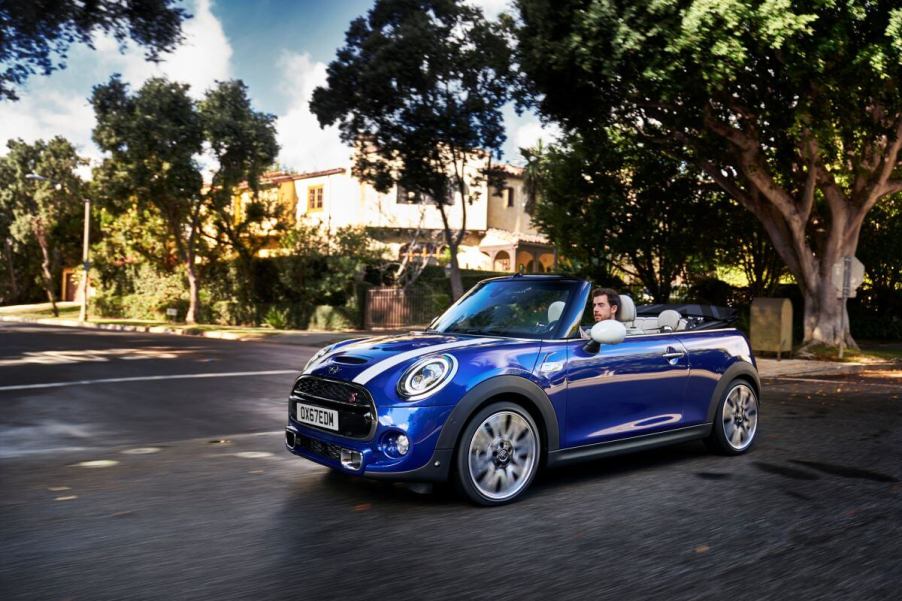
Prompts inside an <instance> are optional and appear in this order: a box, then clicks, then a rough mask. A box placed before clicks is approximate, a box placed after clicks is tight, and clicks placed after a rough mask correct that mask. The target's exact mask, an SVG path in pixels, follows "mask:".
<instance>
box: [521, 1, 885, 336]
mask: <svg viewBox="0 0 902 601" xmlns="http://www.w3.org/2000/svg"><path fill="white" fill-rule="evenodd" d="M517 6H518V8H519V11H520V16H521V18H522V26H521V27H520V28H519V30H518V38H519V53H520V54H519V60H520V64H521V65H522V68H523V72H524V73H525V78H524V84H525V86H526V88H527V91H528V93H529V94H530V95H531V97H532V98H533V100H534V102H535V103H536V105H537V106H538V107H539V108H540V110H541V111H542V113H543V114H544V115H545V116H546V117H547V118H549V119H553V120H556V121H559V122H560V123H561V124H562V125H563V126H564V127H565V128H566V129H570V130H573V131H578V132H580V133H582V134H583V135H585V136H590V135H593V132H597V131H598V129H599V128H601V127H605V126H607V125H610V124H618V125H620V126H623V127H630V128H633V129H634V130H635V131H637V132H638V133H639V134H641V135H642V136H643V138H644V139H645V140H646V141H648V142H649V143H653V144H656V145H658V146H659V147H661V148H667V149H669V151H670V152H674V153H678V154H679V155H680V156H683V157H685V158H686V159H687V160H691V161H693V162H694V163H695V164H696V165H698V166H699V167H700V168H701V169H703V170H704V171H705V172H706V173H707V175H708V176H709V177H710V178H711V179H712V180H713V181H715V182H717V184H718V185H720V186H721V187H722V188H723V189H724V190H725V191H726V192H727V193H729V194H730V195H731V196H732V197H733V198H735V199H736V200H737V201H738V202H740V203H741V204H742V205H743V206H744V207H745V208H747V209H748V210H750V211H751V212H752V213H753V214H754V215H755V216H756V217H757V218H758V219H759V220H760V221H761V223H762V224H763V226H764V227H765V229H766V230H767V232H768V235H769V236H770V238H771V240H772V241H773V244H774V247H775V249H776V250H777V252H778V253H779V254H780V257H781V258H782V259H783V261H784V262H785V263H786V265H787V267H788V268H789V270H790V272H791V273H792V274H793V276H794V277H795V278H796V280H797V282H798V283H799V286H800V288H801V290H802V294H803V296H804V298H805V320H804V325H805V340H806V341H807V342H813V341H820V342H825V343H828V344H838V342H839V341H840V339H841V338H842V337H843V336H846V337H847V341H848V342H853V341H851V339H850V338H848V329H846V331H840V328H839V323H840V320H839V315H840V311H842V310H843V308H842V307H841V306H840V304H839V302H838V301H837V300H836V298H835V294H834V292H833V288H832V284H831V275H830V274H831V267H832V265H833V264H834V263H835V262H836V261H837V260H839V259H840V258H841V257H842V256H844V255H851V254H854V252H855V249H856V247H857V245H858V240H859V235H860V230H861V225H862V222H863V220H864V217H865V215H866V214H867V212H868V211H870V210H871V209H872V208H873V207H874V205H875V204H876V203H877V202H878V201H879V200H880V199H882V198H885V197H887V196H888V195H890V194H892V193H893V192H896V191H899V190H902V171H900V168H899V167H900V162H899V150H900V147H902V85H900V82H902V8H899V7H898V3H896V2H891V1H888V0H883V1H876V2H868V3H857V2H843V1H840V0H830V1H826V2H824V1H815V0H771V1H767V2H757V1H753V0H719V1H716V2H715V1H712V0H693V1H684V0H654V1H652V0H644V1H639V2H634V1H629V2H627V1H618V0H553V1H552V0H518V2H517Z"/></svg>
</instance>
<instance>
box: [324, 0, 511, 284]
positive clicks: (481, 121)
mask: <svg viewBox="0 0 902 601" xmlns="http://www.w3.org/2000/svg"><path fill="white" fill-rule="evenodd" d="M504 29H505V27H503V26H500V25H499V24H495V23H490V22H488V21H486V19H485V17H484V16H483V14H482V11H481V10H480V9H478V8H476V7H473V6H471V5H468V4H465V3H463V2H459V1H456V0H378V1H377V2H376V4H375V6H374V7H373V8H372V9H371V10H370V11H369V13H368V14H367V16H366V18H363V17H360V18H358V19H356V20H354V21H353V22H352V23H351V26H350V28H349V29H348V31H347V34H346V38H345V39H346V45H345V46H344V47H343V48H341V49H339V51H338V55H337V58H336V59H335V60H334V61H333V62H332V63H330V64H329V67H328V83H327V86H326V87H320V88H317V89H316V90H314V92H313V99H312V101H311V103H310V109H311V110H312V111H313V113H314V114H316V116H317V119H318V120H319V122H320V124H321V125H322V126H327V125H332V124H336V123H337V124H338V127H339V130H340V132H341V137H342V139H343V140H344V141H345V142H347V143H348V144H350V145H353V146H354V147H355V148H356V149H357V152H356V153H355V162H354V169H353V172H354V174H355V175H356V176H357V177H359V178H361V179H362V180H364V181H367V182H370V183H371V184H372V185H373V186H374V187H375V188H376V189H377V190H379V191H380V192H387V191H389V190H390V189H391V188H392V187H393V186H395V185H400V186H401V187H403V188H404V189H405V190H407V191H408V192H410V193H413V194H416V195H419V196H428V197H430V198H431V199H432V200H433V201H434V202H436V203H437V205H438V208H439V210H440V211H441V212H442V216H443V218H445V217H446V216H445V205H447V204H451V203H453V202H455V197H456V198H458V199H459V200H458V201H457V202H460V203H461V210H462V212H463V223H462V227H461V229H460V230H458V231H457V232H456V233H453V234H452V232H451V229H450V227H449V225H448V220H447V219H446V218H445V228H444V229H445V241H446V243H447V244H448V246H449V247H450V248H451V277H452V288H453V289H454V293H455V296H458V295H460V294H461V293H462V290H460V286H461V284H460V273H459V268H458V266H457V258H456V252H457V248H458V246H459V244H460V242H461V240H462V239H463V234H464V231H465V230H466V206H467V203H466V201H465V199H466V198H468V196H469V194H470V193H469V189H476V184H477V183H479V182H480V181H483V180H484V178H485V177H486V176H487V175H490V174H491V173H492V172H491V171H489V172H486V171H485V170H472V169H470V170H469V171H467V170H466V167H467V166H468V165H471V164H472V163H473V162H475V161H479V162H485V163H486V166H488V164H489V162H488V161H486V159H487V158H489V157H491V156H492V155H495V156H500V149H501V145H502V144H503V143H504V139H505V136H504V122H503V116H502V113H501V109H502V107H503V106H504V104H505V103H506V102H507V100H508V98H509V96H510V84H511V73H510V54H511V52H510V48H509V45H508V41H507V39H506V38H505V36H504V35H503V31H504ZM487 155H488V156H487ZM490 177H491V178H492V179H494V178H495V177H494V175H490Z"/></svg>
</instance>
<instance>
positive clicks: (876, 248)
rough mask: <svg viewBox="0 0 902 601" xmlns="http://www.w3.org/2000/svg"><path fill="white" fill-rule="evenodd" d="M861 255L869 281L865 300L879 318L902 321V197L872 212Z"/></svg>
mask: <svg viewBox="0 0 902 601" xmlns="http://www.w3.org/2000/svg"><path fill="white" fill-rule="evenodd" d="M857 254H858V258H859V259H860V260H861V262H862V263H864V267H865V272H866V274H867V278H868V280H869V281H868V283H867V284H866V288H865V289H864V290H862V291H861V294H862V296H863V297H864V298H866V299H867V300H868V304H869V305H871V306H872V308H873V310H874V311H875V312H876V313H877V314H879V315H882V316H895V317H897V318H900V319H902V194H896V195H895V196H893V197H892V198H891V199H890V200H889V201H888V202H886V203H884V204H882V205H879V206H877V207H875V208H874V210H873V211H871V213H870V215H868V219H867V221H865V223H864V226H863V227H862V228H861V244H859V245H858V253H857Z"/></svg>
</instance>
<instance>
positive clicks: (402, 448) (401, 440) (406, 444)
mask: <svg viewBox="0 0 902 601" xmlns="http://www.w3.org/2000/svg"><path fill="white" fill-rule="evenodd" d="M395 447H396V448H397V449H398V455H406V454H407V451H409V450H410V441H409V440H407V437H406V436H404V435H403V434H401V435H400V436H398V439H397V441H396V442H395Z"/></svg>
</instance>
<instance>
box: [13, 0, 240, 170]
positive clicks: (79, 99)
mask: <svg viewBox="0 0 902 601" xmlns="http://www.w3.org/2000/svg"><path fill="white" fill-rule="evenodd" d="M187 4H188V6H187V8H188V11H189V12H190V13H191V14H192V15H194V16H193V18H192V19H189V20H188V21H186V22H185V24H184V26H183V32H184V35H185V41H184V43H183V44H182V45H181V46H179V47H178V48H177V49H176V50H175V51H174V52H173V53H172V54H169V55H165V56H164V58H165V60H164V61H163V62H160V63H159V64H153V63H150V62H147V61H146V60H145V58H144V51H143V50H142V49H141V48H138V47H135V46H134V45H129V46H128V47H127V48H126V50H125V52H124V53H120V52H119V47H118V44H117V43H116V41H115V40H114V39H113V38H112V37H110V36H100V35H98V36H95V38H94V45H95V50H91V49H89V48H86V47H84V46H82V45H77V46H73V47H72V49H71V51H70V55H69V60H68V66H67V68H66V69H65V70H63V71H58V72H55V73H54V74H52V75H50V76H48V77H45V76H42V75H35V76H33V77H32V78H31V79H30V80H29V82H28V84H27V85H26V86H25V87H24V88H23V89H22V90H20V93H19V96H20V100H19V101H18V102H9V101H4V102H0V145H2V147H0V154H3V153H5V152H6V146H5V143H6V140H7V139H9V138H22V139H24V140H25V141H27V142H33V141H34V140H36V139H39V138H43V139H49V138H52V137H53V136H55V135H62V136H65V137H66V138H68V139H69V140H70V141H71V142H72V143H74V144H75V146H76V148H78V150H79V152H81V153H82V154H85V155H87V156H89V157H91V158H98V157H99V156H100V152H99V150H98V149H97V147H96V146H94V143H93V142H92V141H91V130H92V129H93V128H94V123H95V120H94V111H93V110H92V108H91V106H90V104H89V103H88V97H89V96H90V95H91V89H92V87H93V86H94V85H97V84H100V83H105V82H106V81H107V80H108V79H109V78H110V76H111V75H112V74H113V73H121V74H122V78H123V80H124V81H126V82H128V83H129V84H130V85H131V86H132V89H135V88H138V87H140V86H141V84H143V83H144V81H146V80H147V79H148V78H150V77H153V76H165V77H167V78H169V79H171V80H175V81H180V82H183V83H187V84H190V85H191V90H190V93H191V95H192V96H193V97H195V98H199V97H200V96H202V95H203V93H204V91H205V90H206V89H207V88H208V87H210V86H211V85H212V84H213V82H214V81H216V80H225V79H228V78H229V77H230V76H231V65H230V60H231V56H232V48H231V45H230V44H229V41H228V38H226V35H225V32H224V31H223V28H222V24H221V23H220V22H219V19H217V18H216V16H215V15H214V14H213V10H212V9H213V2H212V0H195V1H194V2H193V4H192V3H191V2H188V3H187Z"/></svg>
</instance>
